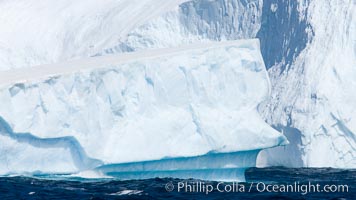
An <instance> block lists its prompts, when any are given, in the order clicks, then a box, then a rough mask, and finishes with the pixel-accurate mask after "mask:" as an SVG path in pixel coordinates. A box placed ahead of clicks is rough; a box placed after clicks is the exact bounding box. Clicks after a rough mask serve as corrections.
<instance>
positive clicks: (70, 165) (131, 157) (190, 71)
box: [0, 39, 287, 180]
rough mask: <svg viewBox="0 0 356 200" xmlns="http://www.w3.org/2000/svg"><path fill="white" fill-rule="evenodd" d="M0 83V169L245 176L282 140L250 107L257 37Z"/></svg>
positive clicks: (256, 80)
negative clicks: (265, 151)
mask: <svg viewBox="0 0 356 200" xmlns="http://www.w3.org/2000/svg"><path fill="white" fill-rule="evenodd" d="M0 85H1V89H0V101H1V102H2V106H1V107H0V116H1V117H2V119H3V120H2V126H0V127H1V129H0V131H1V134H0V135H1V138H2V140H1V143H2V145H1V149H0V150H1V152H2V153H1V157H2V161H3V162H1V164H0V173H1V174H13V173H31V172H37V173H77V172H81V171H83V170H90V169H92V170H97V171H98V172H102V173H104V174H106V175H116V176H118V177H120V178H125V177H127V178H132V176H131V175H129V174H130V173H129V172H130V171H127V169H125V167H120V166H122V165H120V164H122V163H126V164H128V165H130V166H131V167H129V168H130V169H135V167H134V166H137V167H139V166H140V165H141V166H142V165H143V164H142V162H146V164H145V167H144V168H145V170H148V171H144V172H142V173H143V175H144V174H146V175H145V176H143V175H142V176H138V177H136V178H142V177H146V176H148V175H149V174H152V175H155V176H157V175H159V174H160V173H162V175H163V176H164V175H167V174H172V172H174V171H177V170H178V171H177V172H174V174H177V176H179V177H181V176H180V175H179V174H181V175H184V174H186V175H189V176H192V177H193V178H194V177H195V176H194V172H195V171H196V170H198V171H200V172H199V173H198V172H197V173H196V174H197V177H196V178H202V177H203V175H202V174H204V175H205V176H207V174H209V176H207V178H209V177H210V178H213V179H219V177H220V178H222V179H226V178H227V177H228V175H229V176H230V175H234V174H235V175H234V176H232V177H230V179H232V180H244V176H243V172H244V170H245V169H246V168H248V167H253V166H255V165H256V157H257V154H258V152H259V151H260V150H261V149H265V148H270V147H275V146H279V145H285V144H287V140H286V138H285V137H284V136H283V135H282V134H281V133H279V132H277V131H275V130H274V129H273V128H272V127H270V126H269V125H268V124H267V123H265V122H264V120H263V119H262V118H261V117H260V116H259V114H258V112H257V106H258V104H259V103H260V102H262V101H264V100H266V99H267V98H269V94H270V83H269V79H268V76H267V72H266V70H265V66H264V62H263V59H262V56H261V53H260V45H259V41H258V40H256V39H255V40H241V41H229V42H220V43H207V44H198V45H188V46H182V47H177V48H170V49H156V50H148V51H140V52H134V53H126V54H118V55H111V56H101V57H92V58H87V59H83V60H76V61H71V62H65V63H59V64H54V65H41V66H36V67H30V68H25V69H21V70H18V69H15V70H10V71H5V72H3V73H1V75H0ZM23 133H27V134H23ZM3 143H4V144H3ZM5 144H6V145H5ZM8 144H11V145H8ZM47 149H49V151H47ZM10 152H11V153H10ZM14 155H21V156H18V157H14ZM182 159H183V162H182V161H179V160H182ZM31 160H33V161H37V162H31ZM214 160H215V161H219V162H214ZM29 162H31V164H29ZM140 162H141V164H134V163H140ZM147 162H148V164H147ZM152 162H153V163H155V164H152ZM157 162H158V164H157ZM102 164H104V166H106V165H109V166H113V165H114V164H117V165H114V166H115V167H114V168H110V167H108V166H106V167H104V166H103V167H101V168H100V166H101V165H102ZM53 165H56V166H53ZM150 165H151V166H153V167H149V166H150ZM157 165H158V166H160V167H157ZM52 166H53V168H52ZM189 166H190V168H189ZM96 167H99V168H96ZM150 168H151V170H149V169H150ZM104 169H105V170H104ZM110 169H114V172H112V171H111V170H110ZM152 169H155V170H153V171H152ZM184 170H185V171H186V172H187V173H184V172H183V171H184ZM212 170H213V171H212ZM139 172H140V171H137V173H139ZM123 173H124V174H125V173H126V176H123V175H122V174H123ZM118 174H121V175H120V176H119V175H118ZM199 174H200V175H199ZM214 174H215V176H213V175H214ZM224 174H225V175H224Z"/></svg>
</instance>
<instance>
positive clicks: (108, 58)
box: [0, 39, 260, 87]
mask: <svg viewBox="0 0 356 200" xmlns="http://www.w3.org/2000/svg"><path fill="white" fill-rule="evenodd" d="M229 46H233V47H236V48H246V49H250V50H254V51H259V50H260V42H259V40H258V39H247V40H234V41H223V42H210V41H209V42H206V43H198V44H189V45H183V46H180V47H173V48H161V49H151V50H142V51H136V52H128V53H121V54H115V55H105V56H97V57H90V58H84V59H78V60H70V61H67V62H61V63H56V64H45V65H38V66H32V67H28V68H24V69H10V70H5V71H1V73H0V87H1V86H4V85H9V84H14V83H24V82H31V81H36V80H41V79H45V78H48V77H56V76H59V75H65V74H71V73H74V72H79V71H90V70H94V69H100V68H103V67H107V66H112V65H118V64H123V63H127V62H131V61H141V60H145V59H154V58H157V57H161V58H164V57H169V56H173V55H176V54H180V53H183V52H189V51H195V50H209V49H214V48H215V49H216V48H221V47H229ZM258 56H259V55H258Z"/></svg>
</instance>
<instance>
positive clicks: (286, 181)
mask: <svg viewBox="0 0 356 200" xmlns="http://www.w3.org/2000/svg"><path fill="white" fill-rule="evenodd" d="M317 184H319V192H318V191H316V189H317V186H316V185H317ZM288 185H289V186H288ZM345 185H346V186H347V190H346V188H345ZM284 186H285V187H284ZM272 187H275V188H278V189H276V191H273V190H272ZM287 187H289V191H285V190H283V188H287ZM355 187H356V170H340V169H330V168H323V169H320V168H318V169H316V168H302V169H290V168H280V167H274V168H263V169H258V168H252V169H249V170H247V171H246V183H229V182H209V181H199V180H191V179H189V180H180V179H171V178H164V179H161V178H155V179H147V180H131V181H119V180H105V179H96V180H88V179H78V178H72V179H68V178H59V177H56V178H54V177H52V178H49V177H36V178H33V177H2V178H0V199H1V200H3V199H4V200H5V199H168V198H170V199H271V200H272V199H273V200H274V199H340V200H344V199H350V200H354V199H356V191H355ZM178 188H179V189H178ZM266 188H269V189H270V190H269V191H270V192H268V191H266V190H267V189H266ZM325 188H326V190H327V191H325V190H324V189H325ZM292 189H293V190H294V191H291V190H292ZM178 190H179V191H178ZM342 190H343V191H342ZM278 191H279V192H278ZM283 191H284V192H283ZM207 193H208V194H207Z"/></svg>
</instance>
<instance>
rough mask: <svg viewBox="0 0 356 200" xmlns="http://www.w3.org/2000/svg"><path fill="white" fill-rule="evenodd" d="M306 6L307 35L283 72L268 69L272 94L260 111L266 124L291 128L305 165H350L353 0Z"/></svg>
mask: <svg viewBox="0 0 356 200" xmlns="http://www.w3.org/2000/svg"><path fill="white" fill-rule="evenodd" d="M307 9H308V12H307V14H306V13H304V14H305V15H304V18H305V19H307V21H308V23H310V26H311V28H312V31H313V36H312V39H311V40H310V41H309V42H308V43H307V46H306V48H305V49H304V50H303V51H302V52H301V53H300V54H299V56H298V57H296V58H295V59H294V60H293V63H292V65H291V66H290V69H289V70H288V71H287V72H285V73H282V74H280V75H279V73H280V71H281V70H280V69H279V68H280V67H281V66H278V65H276V66H274V67H272V68H271V69H270V70H269V73H270V75H271V78H272V84H273V89H272V98H271V101H269V102H268V103H267V104H266V106H265V107H263V109H261V111H262V113H263V115H264V116H266V119H267V121H268V122H269V123H270V124H274V125H276V126H280V127H281V126H283V127H293V128H294V130H295V131H294V133H296V135H297V136H296V137H297V138H299V139H298V140H297V142H298V143H296V144H295V145H296V147H297V149H299V152H300V157H301V159H302V163H303V165H304V166H313V167H322V166H331V167H350V168H353V167H355V166H356V135H355V134H356V126H355V122H356V121H355V120H356V110H355V108H356V106H355V105H356V104H355V102H354V99H355V97H356V96H355V92H354V91H356V85H355V77H356V68H355V66H356V51H355V46H356V29H355V25H356V3H355V1H352V0H351V1H332V0H330V1H310V3H309V4H308V7H307ZM306 31H307V32H308V31H311V30H310V29H306ZM291 50H292V49H291ZM282 129H284V128H282ZM278 151H280V152H281V151H283V150H282V149H279V150H278ZM274 153H275V152H269V154H270V155H273V154H274ZM282 156H283V155H282ZM278 157H279V158H278ZM284 157H285V156H284ZM280 158H281V157H280V156H274V158H272V159H273V160H278V159H280ZM282 160H283V158H282Z"/></svg>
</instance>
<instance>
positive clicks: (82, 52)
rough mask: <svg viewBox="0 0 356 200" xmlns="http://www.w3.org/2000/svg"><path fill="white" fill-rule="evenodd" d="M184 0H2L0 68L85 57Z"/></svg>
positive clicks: (0, 8)
mask: <svg viewBox="0 0 356 200" xmlns="http://www.w3.org/2000/svg"><path fill="white" fill-rule="evenodd" d="M182 2H184V0H169V1H167V0H119V1H117V0H106V1H99V0H76V1H72V0H59V1H48V0H4V1H1V2H0V24H1V29H0V70H5V69H11V68H21V67H28V66H33V65H39V64H48V63H55V62H60V61H65V60H68V59H73V58H82V57H89V56H92V55H94V54H96V53H97V52H100V51H102V50H103V49H105V48H109V47H111V46H113V45H115V44H117V43H119V42H120V41H121V40H124V39H125V38H126V36H127V34H128V33H129V32H130V31H131V30H132V29H133V28H134V27H137V26H139V25H142V24H143V23H144V22H145V21H147V20H149V19H152V18H155V17H158V16H160V15H162V14H163V13H165V12H167V11H170V10H175V9H177V8H178V5H179V3H182Z"/></svg>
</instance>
